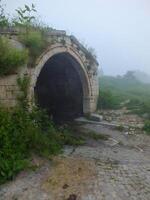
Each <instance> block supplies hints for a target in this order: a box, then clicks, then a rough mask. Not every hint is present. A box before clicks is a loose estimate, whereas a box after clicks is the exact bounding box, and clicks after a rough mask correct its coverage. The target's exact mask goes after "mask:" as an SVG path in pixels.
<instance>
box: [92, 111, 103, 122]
mask: <svg viewBox="0 0 150 200" xmlns="http://www.w3.org/2000/svg"><path fill="white" fill-rule="evenodd" d="M89 119H90V120H92V121H96V122H101V121H102V120H103V116H102V115H98V114H95V113H92V114H91V115H90V117H89Z"/></svg>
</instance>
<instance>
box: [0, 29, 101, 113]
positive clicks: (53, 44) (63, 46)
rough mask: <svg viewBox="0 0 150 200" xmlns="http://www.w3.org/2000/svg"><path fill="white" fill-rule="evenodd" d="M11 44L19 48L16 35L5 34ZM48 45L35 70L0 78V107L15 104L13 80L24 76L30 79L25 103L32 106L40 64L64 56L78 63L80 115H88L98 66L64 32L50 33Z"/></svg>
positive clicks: (95, 90) (94, 99) (93, 101)
mask: <svg viewBox="0 0 150 200" xmlns="http://www.w3.org/2000/svg"><path fill="white" fill-rule="evenodd" d="M1 34H5V33H2V32H1ZM7 34H8V35H9V37H10V38H11V40H12V42H13V44H14V45H16V46H17V47H18V48H20V45H21V44H19V43H18V41H17V37H16V35H17V34H18V33H17V32H13V33H12V32H8V33H7ZM47 40H48V43H49V46H48V48H47V49H46V51H44V52H43V53H42V55H41V56H40V57H39V58H38V59H37V61H36V64H35V67H34V68H29V67H27V66H24V67H22V69H21V70H20V71H18V73H16V74H13V75H9V76H6V77H1V78H0V104H3V105H6V106H14V105H15V104H16V94H17V93H18V87H17V81H16V80H17V77H18V75H19V76H20V75H22V74H27V75H28V76H29V77H30V87H29V92H28V98H29V102H30V103H31V104H32V103H34V88H35V86H36V82H37V78H38V76H39V74H40V72H41V70H42V68H43V66H44V64H45V63H46V62H47V61H48V60H49V59H50V58H51V57H52V56H54V55H56V54H59V53H68V54H69V55H71V56H72V57H73V58H74V59H75V60H76V61H77V62H78V63H79V66H80V67H76V70H77V72H78V74H79V76H80V80H81V83H82V87H83V113H91V112H94V111H95V110H96V105H97V98H98V92H99V90H98V77H97V68H98V63H97V61H96V60H95V58H94V57H93V56H92V55H91V54H90V53H89V52H88V51H87V49H85V48H84V47H83V45H81V44H80V43H79V42H78V40H77V39H76V38H75V37H74V36H68V35H66V33H65V31H56V30H53V31H50V32H49V33H48V35H47Z"/></svg>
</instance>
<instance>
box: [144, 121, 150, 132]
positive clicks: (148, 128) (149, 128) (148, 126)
mask: <svg viewBox="0 0 150 200" xmlns="http://www.w3.org/2000/svg"><path fill="white" fill-rule="evenodd" d="M143 130H144V131H146V133H147V134H150V120H148V121H146V122H145V124H144V127H143Z"/></svg>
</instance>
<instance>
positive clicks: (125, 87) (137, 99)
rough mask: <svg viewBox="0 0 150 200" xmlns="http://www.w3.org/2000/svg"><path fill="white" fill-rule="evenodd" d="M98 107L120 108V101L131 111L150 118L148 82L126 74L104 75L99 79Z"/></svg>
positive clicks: (149, 86)
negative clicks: (116, 75) (142, 81)
mask: <svg viewBox="0 0 150 200" xmlns="http://www.w3.org/2000/svg"><path fill="white" fill-rule="evenodd" d="M99 84H100V96H99V100H98V109H116V108H121V107H122V106H124V105H122V104H121V103H122V102H125V101H128V103H126V104H125V106H126V107H127V108H128V109H129V110H130V112H132V113H136V114H138V115H141V116H142V115H143V114H145V113H147V115H148V117H149V118H150V89H149V88H150V84H144V83H141V82H140V81H138V80H136V79H135V78H133V77H132V78H131V77H128V76H122V77H121V76H119V77H111V76H104V77H101V78H100V79H99Z"/></svg>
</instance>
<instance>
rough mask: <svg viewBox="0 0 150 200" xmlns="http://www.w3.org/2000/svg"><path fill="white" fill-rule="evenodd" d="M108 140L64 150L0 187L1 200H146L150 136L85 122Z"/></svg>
mask: <svg viewBox="0 0 150 200" xmlns="http://www.w3.org/2000/svg"><path fill="white" fill-rule="evenodd" d="M84 128H86V129H88V130H92V131H93V130H94V131H96V132H97V134H100V133H103V134H107V135H109V136H110V138H109V139H108V140H98V141H95V140H92V139H90V140H87V143H86V145H83V146H79V147H77V148H73V147H68V146H66V147H65V148H64V153H63V155H60V156H57V157H55V158H53V161H44V162H43V164H42V166H41V167H39V169H37V170H36V171H32V172H31V171H30V172H22V173H21V174H20V175H18V177H17V178H16V180H14V181H12V182H9V183H7V184H5V185H2V186H1V187H0V200H127V199H129V200H150V137H149V136H146V135H142V134H138V135H126V134H125V133H124V132H119V131H116V130H110V129H108V128H104V127H102V126H99V125H91V124H90V125H84Z"/></svg>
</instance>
